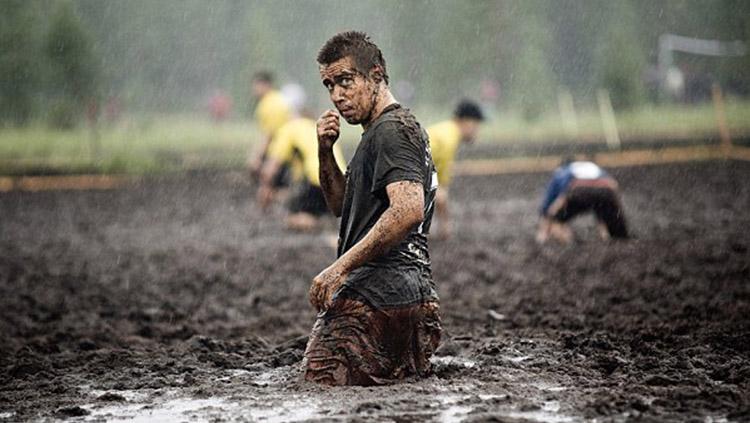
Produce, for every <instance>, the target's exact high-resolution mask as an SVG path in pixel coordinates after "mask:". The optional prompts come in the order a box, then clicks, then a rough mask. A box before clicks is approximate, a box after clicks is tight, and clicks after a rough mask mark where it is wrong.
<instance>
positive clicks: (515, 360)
mask: <svg viewBox="0 0 750 423" xmlns="http://www.w3.org/2000/svg"><path fill="white" fill-rule="evenodd" d="M530 358H531V356H530V355H522V356H520V357H508V361H510V362H513V363H520V362H523V361H526V360H528V359H530Z"/></svg>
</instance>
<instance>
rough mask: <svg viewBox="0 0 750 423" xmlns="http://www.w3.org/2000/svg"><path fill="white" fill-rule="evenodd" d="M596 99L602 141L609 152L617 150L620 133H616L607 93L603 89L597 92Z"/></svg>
mask: <svg viewBox="0 0 750 423" xmlns="http://www.w3.org/2000/svg"><path fill="white" fill-rule="evenodd" d="M596 98H597V100H598V103H599V115H600V116H601V118H602V127H603V128H604V139H605V140H606V141H607V145H608V146H609V148H610V150H619V149H620V146H621V143H620V133H619V132H618V131H617V122H616V121H615V111H614V109H613V108H612V101H611V100H610V98H609V91H607V90H605V89H599V90H597V92H596Z"/></svg>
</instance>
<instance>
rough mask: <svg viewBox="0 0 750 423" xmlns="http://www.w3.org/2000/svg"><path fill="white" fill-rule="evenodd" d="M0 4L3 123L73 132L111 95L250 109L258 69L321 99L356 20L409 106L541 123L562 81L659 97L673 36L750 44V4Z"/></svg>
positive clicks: (720, 62)
mask: <svg viewBox="0 0 750 423" xmlns="http://www.w3.org/2000/svg"><path fill="white" fill-rule="evenodd" d="M0 9H1V13H0V74H1V75H2V80H1V81H0V96H1V97H0V120H1V121H2V122H5V123H16V124H22V123H24V122H27V121H29V120H31V119H46V120H47V121H49V122H51V123H53V124H54V125H55V126H60V127H65V126H71V125H74V124H75V122H76V121H77V120H80V119H81V118H82V117H83V116H85V115H86V113H87V112H88V113H89V114H95V113H97V110H98V108H99V107H101V105H102V104H104V103H106V102H107V101H111V100H112V99H114V100H115V101H117V103H118V104H123V105H124V107H126V108H127V109H128V110H137V111H145V112H181V111H194V110H197V109H200V108H203V107H205V103H206V99H207V98H208V97H209V96H210V95H211V93H214V92H216V91H217V90H223V91H225V92H227V93H229V94H230V95H231V96H232V97H233V98H234V100H235V101H234V103H235V105H237V106H238V107H236V109H237V110H238V112H237V114H238V115H243V114H244V113H246V112H247V111H249V109H251V107H252V104H251V98H250V93H249V80H250V76H251V75H252V73H253V72H254V71H257V70H261V69H269V70H272V71H273V72H275V74H276V76H277V79H278V80H279V82H280V83H283V82H297V83H299V84H301V85H302V86H303V87H304V88H305V90H306V91H307V93H308V99H309V102H310V103H312V104H311V105H312V106H316V107H317V106H322V105H323V104H325V93H324V90H323V89H322V88H321V87H320V86H319V85H320V84H319V81H318V75H317V65H316V63H315V56H316V53H317V50H318V48H319V47H320V46H321V44H322V43H323V42H324V41H325V40H326V39H327V38H328V37H329V36H330V35H332V34H334V33H336V32H338V31H341V30H346V29H361V30H364V31H367V32H368V33H370V34H371V35H372V37H373V39H374V40H375V41H376V42H377V43H378V44H379V45H380V46H381V48H382V49H383V50H384V53H385V56H386V59H387V61H388V69H389V73H390V75H391V81H392V85H393V86H394V89H395V90H396V92H397V94H398V95H399V97H400V98H401V100H402V101H404V102H407V103H408V104H410V105H412V106H423V107H433V108H438V109H440V108H443V107H444V108H449V107H451V106H452V104H453V102H454V101H455V100H456V99H457V98H458V97H463V96H471V97H477V98H481V99H482V100H483V101H484V102H485V103H486V104H487V105H488V106H490V107H496V108H498V109H503V110H514V111H517V112H519V113H522V114H523V115H524V116H526V117H528V118H530V119H533V118H534V117H536V116H538V115H540V114H542V113H544V112H545V110H546V109H548V108H550V107H555V105H556V104H557V98H558V93H559V92H560V90H561V89H563V90H566V91H567V92H570V93H571V94H572V96H573V98H574V99H575V102H576V103H581V104H589V103H593V102H594V101H595V96H596V90H597V89H599V88H606V89H608V90H609V92H610V94H611V97H612V101H613V103H614V105H615V107H616V108H628V107H632V106H636V105H639V104H642V103H644V102H649V101H650V102H655V101H660V100H661V99H663V97H660V96H659V95H658V93H654V92H650V91H649V89H650V87H649V85H648V78H647V75H648V72H649V69H652V68H653V67H654V65H655V64H656V58H657V53H658V37H659V36H660V35H661V34H664V33H674V34H679V35H683V36H689V37H698V38H708V39H720V40H743V41H745V42H748V41H750V2H749V1H746V0H618V1H606V2H605V1H595V0H514V1H448V0H440V1H426V0H410V1H403V0H383V1H348V0H331V1H293V0H270V1H245V0H212V1H203V0H159V1H153V0H128V1H116V0H58V1H53V0H0ZM675 64H676V65H678V66H680V67H682V68H683V69H686V70H687V71H688V72H690V73H692V74H699V75H707V76H708V77H710V78H711V79H712V80H714V81H716V82H719V83H721V84H723V85H725V86H731V87H732V89H733V90H734V92H736V93H738V94H740V95H742V94H743V93H744V95H747V93H748V91H750V59H749V58H748V56H745V57H742V58H715V57H702V56H694V55H688V54H676V55H675ZM651 88H653V87H651ZM652 91H653V90H652ZM108 99H109V100H108Z"/></svg>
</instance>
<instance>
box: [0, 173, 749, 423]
mask: <svg viewBox="0 0 750 423" xmlns="http://www.w3.org/2000/svg"><path fill="white" fill-rule="evenodd" d="M613 173H614V174H615V176H616V177H617V178H618V179H619V181H620V183H621V185H622V187H623V190H624V202H625V205H626V212H627V213H628V218H629V220H630V224H631V226H632V227H633V232H634V233H635V236H636V239H635V240H632V241H630V242H627V243H613V244H602V243H600V242H598V241H596V234H595V231H594V229H593V228H592V227H591V222H590V219H588V218H584V219H582V220H581V221H579V222H577V223H576V224H575V228H576V231H577V237H578V240H577V242H576V244H575V245H573V246H570V247H565V248H557V247H554V246H542V247H540V246H538V245H536V244H535V243H534V241H533V231H534V225H535V223H536V209H537V207H538V204H537V202H538V200H539V197H540V196H541V193H542V190H543V185H544V183H545V181H546V177H547V175H544V174H527V175H505V176H494V177H472V178H459V179H458V180H457V181H456V185H455V186H454V187H453V190H452V193H453V198H454V200H455V207H454V212H455V217H456V225H455V226H456V229H457V234H456V236H455V237H454V238H453V239H452V240H450V241H442V242H438V241H433V242H432V244H433V245H432V256H433V261H434V273H435V278H436V281H437V283H438V286H439V290H440V294H441V296H442V303H443V305H442V312H443V319H444V326H445V329H446V333H445V337H444V342H443V343H442V345H441V347H440V349H439V350H438V352H437V355H436V357H434V359H433V364H434V366H435V375H434V376H432V377H431V378H429V379H426V380H422V381H418V382H413V383H408V384H403V385H396V386H387V387H380V388H330V389H320V388H318V387H315V386H310V385H307V384H302V383H300V382H299V379H298V375H299V370H298V363H299V360H300V359H301V356H302V352H303V350H304V346H305V342H306V339H307V338H306V337H307V334H308V332H309V330H310V327H311V325H312V322H313V320H314V314H313V311H312V310H311V309H310V307H309V305H308V304H307V299H306V293H307V289H308V286H309V281H310V279H311V278H312V277H313V276H314V275H315V274H317V273H318V271H319V270H320V269H322V268H324V267H325V266H326V265H327V264H329V262H330V261H331V260H332V259H333V257H334V251H333V249H332V248H330V246H329V245H328V241H327V233H326V232H323V233H316V234H302V235H300V234H289V233H286V232H284V230H283V228H282V226H281V225H282V223H281V222H282V219H281V216H283V210H282V209H281V208H277V209H276V210H274V211H272V213H271V214H270V215H269V216H268V217H267V218H264V217H262V216H261V215H259V214H258V212H257V210H256V209H255V208H254V207H253V205H252V204H251V202H250V199H251V198H252V194H253V193H252V189H251V187H250V186H249V185H248V184H246V183H245V182H244V180H243V178H242V177H241V176H240V175H235V174H226V173H219V174H214V173H196V174H190V175H186V176H184V177H179V178H178V177H169V178H162V179H155V180H151V181H149V182H148V183H142V184H140V185H138V186H135V187H132V188H128V189H122V190H116V191H107V192H103V191H97V192H85V191H83V192H53V191H50V192H36V193H30V192H8V193H0V216H2V219H0V235H1V236H0V251H1V252H2V254H0V421H18V420H29V419H32V420H43V421H55V420H63V419H65V420H69V421H104V420H106V421H118V420H128V421H132V420H136V421H138V420H141V421H155V420H159V421H206V420H214V421H269V422H272V421H303V420H348V419H352V418H359V419H367V420H375V421H378V420H380V421H422V420H432V421H486V420H492V419H494V420H499V421H548V422H567V421H629V420H646V421H686V420H695V421H738V422H739V421H747V420H748V419H750V382H748V381H750V341H749V340H750V283H748V281H750V252H749V248H750V235H749V234H750V232H749V231H748V230H747V228H748V227H750V213H748V206H750V184H748V183H747V182H746V181H748V180H750V164H747V163H742V162H731V161H730V162H724V161H717V162H708V163H701V164H682V165H669V166H662V167H644V168H627V169H626V168H623V169H616V170H615V171H614V172H613ZM333 226H334V222H330V227H331V228H333ZM330 230H331V229H329V231H330Z"/></svg>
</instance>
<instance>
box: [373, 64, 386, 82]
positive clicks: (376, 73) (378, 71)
mask: <svg viewBox="0 0 750 423" xmlns="http://www.w3.org/2000/svg"><path fill="white" fill-rule="evenodd" d="M370 78H371V79H372V80H373V81H375V82H377V83H381V82H382V81H383V68H382V67H381V66H380V65H375V66H373V67H372V69H370Z"/></svg>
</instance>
